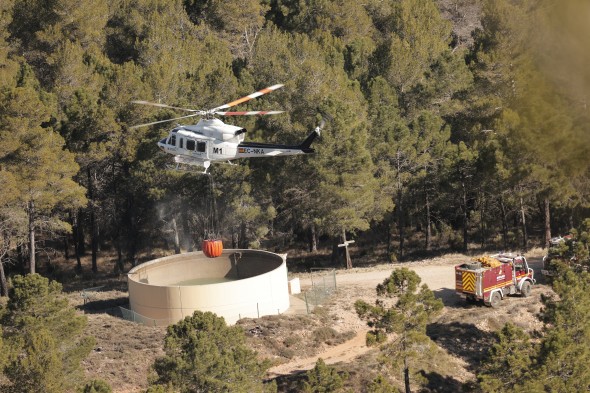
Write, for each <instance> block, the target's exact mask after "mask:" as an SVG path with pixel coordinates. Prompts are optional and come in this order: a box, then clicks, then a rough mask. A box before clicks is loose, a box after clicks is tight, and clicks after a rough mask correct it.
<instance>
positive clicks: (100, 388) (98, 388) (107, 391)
mask: <svg viewBox="0 0 590 393" xmlns="http://www.w3.org/2000/svg"><path fill="white" fill-rule="evenodd" d="M112 391H113V389H111V386H110V385H109V384H108V383H107V382H106V381H103V380H102V379H93V380H92V381H90V382H88V383H87V384H86V385H84V387H83V388H82V391H81V392H82V393H111V392H112Z"/></svg>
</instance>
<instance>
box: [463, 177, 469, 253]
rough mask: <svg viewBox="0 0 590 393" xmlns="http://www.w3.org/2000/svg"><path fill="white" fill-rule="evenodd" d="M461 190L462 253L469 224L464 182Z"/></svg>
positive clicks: (465, 244)
mask: <svg viewBox="0 0 590 393" xmlns="http://www.w3.org/2000/svg"><path fill="white" fill-rule="evenodd" d="M461 188H462V190H463V201H462V203H463V251H464V252H466V251H467V245H468V241H467V223H468V222H469V217H468V215H467V187H465V182H464V181H462V182H461Z"/></svg>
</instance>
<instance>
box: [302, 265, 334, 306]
mask: <svg viewBox="0 0 590 393" xmlns="http://www.w3.org/2000/svg"><path fill="white" fill-rule="evenodd" d="M335 291H336V269H330V268H312V269H311V289H309V290H307V291H305V292H304V293H303V295H304V297H305V307H306V309H307V313H308V314H309V313H310V312H312V311H313V309H314V308H316V307H317V306H319V305H321V304H323V303H325V302H326V300H328V298H329V297H330V296H331V295H332V294H333V293H334V292H335Z"/></svg>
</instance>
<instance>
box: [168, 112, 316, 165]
mask: <svg viewBox="0 0 590 393" xmlns="http://www.w3.org/2000/svg"><path fill="white" fill-rule="evenodd" d="M245 133H246V130H245V129H244V128H241V127H237V126H233V125H229V124H225V123H223V122H222V121H221V120H219V119H201V120H200V121H199V122H198V123H197V124H196V125H185V126H178V127H175V128H174V129H173V130H172V131H170V134H169V135H168V137H167V138H164V139H162V140H160V141H159V142H158V146H159V147H160V149H162V150H163V151H164V152H166V153H168V154H172V155H174V160H175V162H176V163H177V164H187V165H197V166H202V167H204V168H205V171H206V170H207V168H208V167H209V165H210V164H211V163H212V162H220V161H231V160H235V159H239V158H249V157H275V156H281V155H296V154H306V153H313V149H312V148H311V147H310V146H311V143H312V142H313V140H314V139H315V137H316V136H317V135H319V128H318V129H316V130H314V132H312V133H311V134H310V135H309V136H308V138H307V139H306V140H305V141H304V142H303V143H302V144H300V145H296V146H291V145H279V144H269V143H257V142H244V134H245Z"/></svg>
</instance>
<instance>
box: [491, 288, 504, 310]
mask: <svg viewBox="0 0 590 393" xmlns="http://www.w3.org/2000/svg"><path fill="white" fill-rule="evenodd" d="M501 301H502V296H500V292H494V293H493V294H492V297H491V298H490V306H492V308H498V307H500V302H501Z"/></svg>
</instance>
